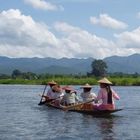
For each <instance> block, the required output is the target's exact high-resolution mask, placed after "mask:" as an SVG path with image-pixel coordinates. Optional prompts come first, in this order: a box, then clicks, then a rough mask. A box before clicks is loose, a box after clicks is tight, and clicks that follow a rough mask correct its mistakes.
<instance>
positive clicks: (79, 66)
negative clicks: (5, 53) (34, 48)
mask: <svg viewBox="0 0 140 140" xmlns="http://www.w3.org/2000/svg"><path fill="white" fill-rule="evenodd" d="M93 60H94V59H93V58H88V59H77V58H71V59H69V58H61V59H55V58H36V57H35V58H8V57H0V73H3V74H11V73H12V71H13V70H14V69H19V70H20V71H23V72H28V71H30V72H34V73H38V74H39V73H50V74H80V73H81V74H86V72H87V71H88V70H90V69H91V63H92V61H93Z"/></svg>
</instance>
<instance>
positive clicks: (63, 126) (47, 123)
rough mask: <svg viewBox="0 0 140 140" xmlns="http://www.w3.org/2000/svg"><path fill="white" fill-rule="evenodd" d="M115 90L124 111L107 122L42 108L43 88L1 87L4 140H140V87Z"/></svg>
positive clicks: (0, 123) (0, 125)
mask: <svg viewBox="0 0 140 140" xmlns="http://www.w3.org/2000/svg"><path fill="white" fill-rule="evenodd" d="M113 88H114V89H115V90H116V91H117V92H118V93H119V95H120V97H121V100H120V101H117V102H116V104H117V106H118V107H119V108H121V107H124V110H123V111H120V112H116V113H115V114H114V115H112V116H110V117H106V118H105V117H104V118H103V117H94V116H90V115H83V114H79V113H76V112H63V111H61V110H56V109H52V108H49V107H45V106H38V103H39V101H40V97H39V96H38V94H39V93H42V92H43V89H44V87H43V86H36V85H34V86H29V85H0V140H93V139H94V140H139V139H140V138H139V137H140V132H139V129H140V92H139V91H140V87H113ZM93 90H94V91H95V92H97V91H98V87H97V86H95V88H93Z"/></svg>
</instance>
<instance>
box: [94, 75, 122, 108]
mask: <svg viewBox="0 0 140 140" xmlns="http://www.w3.org/2000/svg"><path fill="white" fill-rule="evenodd" d="M98 83H99V84H100V90H99V93H98V96H97V100H98V101H99V100H101V101H102V103H100V104H97V105H95V106H94V109H97V110H114V109H115V103H114V99H117V100H119V99H120V97H119V96H118V95H117V93H116V92H115V91H114V90H113V89H112V88H111V87H110V85H112V83H111V82H110V81H109V80H108V79H107V78H103V79H101V80H99V81H98Z"/></svg>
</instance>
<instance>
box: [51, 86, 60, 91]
mask: <svg viewBox="0 0 140 140" xmlns="http://www.w3.org/2000/svg"><path fill="white" fill-rule="evenodd" d="M52 90H54V91H55V92H61V91H62V88H61V87H60V85H54V86H52Z"/></svg>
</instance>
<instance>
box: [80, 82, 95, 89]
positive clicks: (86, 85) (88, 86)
mask: <svg viewBox="0 0 140 140" xmlns="http://www.w3.org/2000/svg"><path fill="white" fill-rule="evenodd" d="M81 88H92V86H91V85H89V84H88V83H86V84H85V85H83V86H81Z"/></svg>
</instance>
